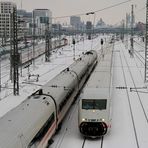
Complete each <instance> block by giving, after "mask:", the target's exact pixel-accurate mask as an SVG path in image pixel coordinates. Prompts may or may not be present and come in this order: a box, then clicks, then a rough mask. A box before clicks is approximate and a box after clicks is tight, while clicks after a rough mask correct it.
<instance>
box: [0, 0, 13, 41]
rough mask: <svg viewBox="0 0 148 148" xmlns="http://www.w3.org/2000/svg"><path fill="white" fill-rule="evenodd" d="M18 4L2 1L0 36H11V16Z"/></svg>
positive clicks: (0, 3) (0, 5)
mask: <svg viewBox="0 0 148 148" xmlns="http://www.w3.org/2000/svg"><path fill="white" fill-rule="evenodd" d="M14 7H15V8H16V4H15V3H13V2H0V38H5V39H6V38H9V37H10V30H11V25H10V22H11V17H10V14H11V13H12V12H13V8H14Z"/></svg>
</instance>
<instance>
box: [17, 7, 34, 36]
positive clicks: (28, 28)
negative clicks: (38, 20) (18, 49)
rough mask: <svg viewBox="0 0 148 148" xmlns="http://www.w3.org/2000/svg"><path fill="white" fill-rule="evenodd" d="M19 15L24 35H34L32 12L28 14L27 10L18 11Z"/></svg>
mask: <svg viewBox="0 0 148 148" xmlns="http://www.w3.org/2000/svg"><path fill="white" fill-rule="evenodd" d="M17 15H18V19H20V22H21V23H20V26H21V27H22V29H23V30H22V33H23V34H24V35H32V12H27V11H26V10H23V9H18V10H17ZM21 20H23V21H21ZM20 32H21V30H20Z"/></svg>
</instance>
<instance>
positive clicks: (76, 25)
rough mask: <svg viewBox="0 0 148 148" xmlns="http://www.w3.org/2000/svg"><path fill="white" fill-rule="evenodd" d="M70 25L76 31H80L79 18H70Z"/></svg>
mask: <svg viewBox="0 0 148 148" xmlns="http://www.w3.org/2000/svg"><path fill="white" fill-rule="evenodd" d="M70 25H71V26H73V27H74V28H75V29H77V30H78V29H80V28H81V18H80V17H79V16H71V17H70Z"/></svg>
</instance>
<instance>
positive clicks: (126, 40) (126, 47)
mask: <svg viewBox="0 0 148 148" xmlns="http://www.w3.org/2000/svg"><path fill="white" fill-rule="evenodd" d="M125 45H126V49H128V14H127V13H126V44H125Z"/></svg>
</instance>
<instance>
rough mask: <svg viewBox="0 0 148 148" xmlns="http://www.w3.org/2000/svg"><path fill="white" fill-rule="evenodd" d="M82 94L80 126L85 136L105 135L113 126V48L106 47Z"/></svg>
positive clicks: (79, 116) (79, 114)
mask: <svg viewBox="0 0 148 148" xmlns="http://www.w3.org/2000/svg"><path fill="white" fill-rule="evenodd" d="M106 50H107V51H105V52H106V53H105V55H104V58H103V56H102V59H101V60H100V61H99V60H98V61H99V62H98V64H97V66H96V68H95V70H94V72H93V73H92V75H91V76H90V78H89V80H88V82H87V83H86V86H85V88H84V90H83V93H82V94H81V96H80V101H79V110H78V126H79V130H80V133H81V134H82V135H84V136H85V137H91V138H96V137H101V136H104V135H105V134H106V133H107V131H109V129H110V127H111V102H112V99H111V98H112V94H111V93H112V74H113V73H112V72H113V71H112V70H113V69H112V49H111V48H109V49H106Z"/></svg>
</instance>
